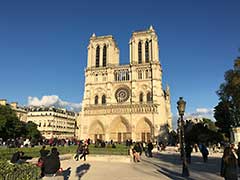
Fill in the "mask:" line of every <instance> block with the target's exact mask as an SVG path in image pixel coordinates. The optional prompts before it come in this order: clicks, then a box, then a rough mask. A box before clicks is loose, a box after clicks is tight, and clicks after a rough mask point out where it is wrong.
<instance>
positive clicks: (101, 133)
mask: <svg viewBox="0 0 240 180" xmlns="http://www.w3.org/2000/svg"><path fill="white" fill-rule="evenodd" d="M129 51H130V53H129V54H130V62H129V64H127V65H120V64H119V48H118V46H117V43H116V41H115V40H114V38H113V36H111V35H108V36H96V35H95V34H93V35H92V36H91V38H90V41H89V45H88V59H87V61H88V62H87V68H86V69H85V89H84V97H83V101H82V110H81V112H80V113H79V117H78V120H77V121H78V127H79V138H80V139H86V138H90V139H92V140H93V141H95V140H96V139H101V140H104V141H110V140H113V141H115V142H124V141H126V140H127V139H132V140H133V141H145V142H146V141H148V140H154V141H155V140H157V139H159V138H161V135H162V132H163V129H164V128H163V127H168V128H171V127H172V115H171V110H170V91H169V87H168V86H167V88H166V90H163V87H162V67H161V64H160V59H159V47H158V36H157V34H156V32H155V30H154V29H153V27H152V26H150V28H149V29H147V30H143V31H136V32H133V33H132V36H131V39H130V41H129Z"/></svg>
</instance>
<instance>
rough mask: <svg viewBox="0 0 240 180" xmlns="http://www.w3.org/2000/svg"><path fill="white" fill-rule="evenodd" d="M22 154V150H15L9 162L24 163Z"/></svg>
mask: <svg viewBox="0 0 240 180" xmlns="http://www.w3.org/2000/svg"><path fill="white" fill-rule="evenodd" d="M23 155H24V152H22V151H17V152H15V153H14V154H13V155H12V158H11V161H10V162H11V163H17V164H21V163H24V162H25V159H24V157H23Z"/></svg>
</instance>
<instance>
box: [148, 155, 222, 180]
mask: <svg viewBox="0 0 240 180" xmlns="http://www.w3.org/2000/svg"><path fill="white" fill-rule="evenodd" d="M143 162H145V163H148V164H150V165H153V166H154V167H155V168H156V170H157V171H158V172H159V173H162V174H164V175H165V176H167V177H169V178H170V179H174V180H184V179H189V180H195V179H196V178H194V179H193V178H192V177H191V174H192V175H193V174H194V173H196V174H200V173H203V174H205V173H209V174H214V175H216V176H220V166H221V158H218V157H209V159H208V162H206V163H204V162H203V159H202V157H200V156H192V161H191V164H189V166H188V167H189V171H190V177H189V178H183V177H182V174H181V173H182V161H181V159H180V156H179V154H154V161H153V160H151V158H144V159H143ZM174 166H177V168H173V167H174ZM193 176H194V175H193Z"/></svg>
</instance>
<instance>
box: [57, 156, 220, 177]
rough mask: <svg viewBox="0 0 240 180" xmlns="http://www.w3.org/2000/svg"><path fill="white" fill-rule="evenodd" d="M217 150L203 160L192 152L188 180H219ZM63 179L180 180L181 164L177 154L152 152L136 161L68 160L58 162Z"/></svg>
mask: <svg viewBox="0 0 240 180" xmlns="http://www.w3.org/2000/svg"><path fill="white" fill-rule="evenodd" d="M221 155H222V154H220V153H214V154H210V157H209V160H208V162H207V163H204V162H203V160H202V157H201V155H200V154H199V153H193V156H192V162H191V164H189V171H190V177H189V178H187V179H189V180H222V179H223V178H222V177H220V173H219V170H220V162H221V159H220V158H221ZM61 166H62V167H63V169H64V170H65V171H64V177H65V178H64V179H69V180H80V179H81V180H169V179H174V180H184V179H185V178H183V177H182V176H181V171H182V163H181V161H180V158H179V153H176V152H161V153H154V157H153V158H147V157H145V156H144V155H143V156H142V161H141V162H139V163H133V162H130V163H127V162H116V161H115V162H111V161H109V160H108V161H102V160H101V161H99V160H97V159H96V161H95V160H94V158H93V157H91V158H89V160H87V161H74V160H72V159H69V160H64V161H62V162H61Z"/></svg>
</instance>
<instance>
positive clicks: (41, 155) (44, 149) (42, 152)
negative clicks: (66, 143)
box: [38, 145, 49, 177]
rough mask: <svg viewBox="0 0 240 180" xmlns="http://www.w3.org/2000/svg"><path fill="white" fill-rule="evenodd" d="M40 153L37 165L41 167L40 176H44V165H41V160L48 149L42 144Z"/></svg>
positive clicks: (45, 155)
mask: <svg viewBox="0 0 240 180" xmlns="http://www.w3.org/2000/svg"><path fill="white" fill-rule="evenodd" d="M39 153H40V158H39V159H38V166H39V167H40V168H41V175H40V177H44V166H43V162H44V160H45V158H46V157H47V155H48V153H49V150H46V146H45V145H43V146H42V149H41V150H40V151H39Z"/></svg>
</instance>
